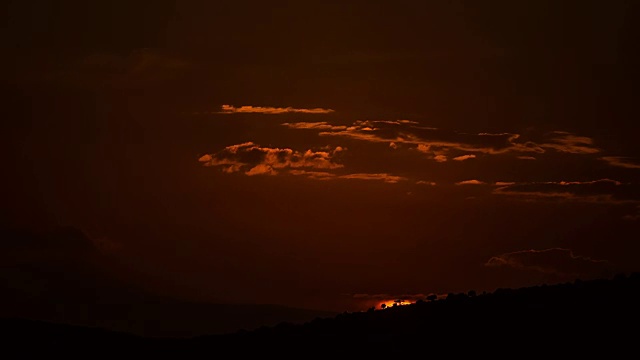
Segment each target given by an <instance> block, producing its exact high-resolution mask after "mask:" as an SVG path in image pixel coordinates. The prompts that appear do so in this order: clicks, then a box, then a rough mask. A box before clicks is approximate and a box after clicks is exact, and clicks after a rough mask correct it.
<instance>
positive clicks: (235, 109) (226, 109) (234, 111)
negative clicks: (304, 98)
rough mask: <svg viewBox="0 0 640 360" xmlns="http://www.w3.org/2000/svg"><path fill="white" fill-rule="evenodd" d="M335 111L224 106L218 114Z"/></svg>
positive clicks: (328, 110)
mask: <svg viewBox="0 0 640 360" xmlns="http://www.w3.org/2000/svg"><path fill="white" fill-rule="evenodd" d="M334 111H335V110H333V109H323V108H313V109H297V108H293V107H286V108H279V107H270V106H251V105H245V106H239V107H235V106H233V105H222V106H221V108H220V112H218V114H237V113H256V114H286V113H301V114H329V113H332V112H334Z"/></svg>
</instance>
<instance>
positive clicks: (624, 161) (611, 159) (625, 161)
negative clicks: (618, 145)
mask: <svg viewBox="0 0 640 360" xmlns="http://www.w3.org/2000/svg"><path fill="white" fill-rule="evenodd" d="M600 160H603V161H606V162H607V163H608V164H609V165H611V166H617V167H622V168H626V169H640V164H637V163H634V162H631V161H629V158H626V157H623V156H604V157H601V158H600Z"/></svg>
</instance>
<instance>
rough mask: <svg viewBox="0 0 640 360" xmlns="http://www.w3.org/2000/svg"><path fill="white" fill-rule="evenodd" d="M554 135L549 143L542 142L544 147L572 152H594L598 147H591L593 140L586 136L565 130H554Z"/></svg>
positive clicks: (596, 151) (598, 150)
mask: <svg viewBox="0 0 640 360" xmlns="http://www.w3.org/2000/svg"><path fill="white" fill-rule="evenodd" d="M552 134H554V135H555V137H554V138H553V139H551V140H550V142H549V143H545V144H542V145H541V146H543V147H545V148H550V149H554V150H557V151H560V152H567V153H572V154H595V153H598V152H600V149H598V148H595V147H593V140H592V139H591V138H588V137H586V136H576V135H574V134H572V133H568V132H566V131H554V132H553V133H552Z"/></svg>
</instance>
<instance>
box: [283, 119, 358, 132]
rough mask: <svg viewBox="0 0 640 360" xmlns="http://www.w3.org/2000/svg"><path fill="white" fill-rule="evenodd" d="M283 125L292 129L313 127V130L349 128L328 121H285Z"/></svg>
mask: <svg viewBox="0 0 640 360" xmlns="http://www.w3.org/2000/svg"><path fill="white" fill-rule="evenodd" d="M282 126H286V127H288V128H290V129H311V130H346V129H347V127H346V126H344V125H331V124H329V123H327V122H326V121H321V122H297V123H283V124H282Z"/></svg>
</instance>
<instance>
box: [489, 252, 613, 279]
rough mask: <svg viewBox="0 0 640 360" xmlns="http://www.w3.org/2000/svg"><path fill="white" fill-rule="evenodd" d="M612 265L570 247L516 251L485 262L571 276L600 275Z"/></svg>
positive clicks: (496, 265) (492, 264)
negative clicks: (574, 251)
mask: <svg viewBox="0 0 640 360" xmlns="http://www.w3.org/2000/svg"><path fill="white" fill-rule="evenodd" d="M610 265H611V264H610V263H609V262H608V261H606V260H594V259H591V258H589V257H585V256H580V255H574V253H573V251H571V250H570V249H563V248H551V249H543V250H522V251H514V252H510V253H506V254H501V255H497V256H494V257H492V258H490V259H489V261H487V262H486V263H485V266H489V267H510V268H514V269H520V270H533V271H537V272H540V273H544V274H554V275H561V276H569V277H583V276H594V275H600V274H602V273H603V271H606V270H607V269H608V268H609V267H610Z"/></svg>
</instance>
